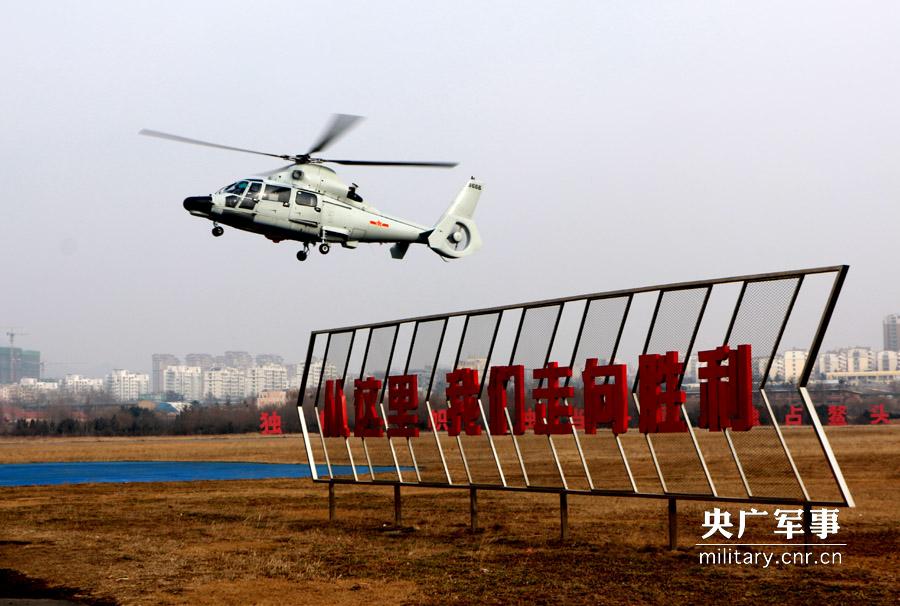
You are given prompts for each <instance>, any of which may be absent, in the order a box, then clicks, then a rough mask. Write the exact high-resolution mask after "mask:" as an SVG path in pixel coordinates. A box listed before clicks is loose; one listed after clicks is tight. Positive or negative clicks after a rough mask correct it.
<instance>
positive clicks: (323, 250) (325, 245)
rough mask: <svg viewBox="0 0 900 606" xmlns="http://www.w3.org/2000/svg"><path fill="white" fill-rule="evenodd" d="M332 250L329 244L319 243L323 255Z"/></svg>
mask: <svg viewBox="0 0 900 606" xmlns="http://www.w3.org/2000/svg"><path fill="white" fill-rule="evenodd" d="M330 250H331V247H330V246H329V245H328V244H325V243H324V242H322V243H321V244H319V252H320V253H322V254H323V255H327V254H328V251H330Z"/></svg>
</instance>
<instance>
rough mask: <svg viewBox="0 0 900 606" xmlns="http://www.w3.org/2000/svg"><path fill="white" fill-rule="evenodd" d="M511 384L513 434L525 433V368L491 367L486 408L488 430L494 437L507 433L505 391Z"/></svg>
mask: <svg viewBox="0 0 900 606" xmlns="http://www.w3.org/2000/svg"><path fill="white" fill-rule="evenodd" d="M510 381H512V382H513V414H512V419H513V433H514V434H515V435H517V436H520V435H522V434H523V433H525V414H524V413H525V367H524V366H522V365H518V366H492V367H491V375H490V380H489V381H488V406H489V407H490V429H491V433H492V434H494V435H505V434H506V432H507V431H509V427H508V425H507V422H506V410H507V408H506V407H507V403H508V396H507V393H506V392H507V389H508V388H509V382H510Z"/></svg>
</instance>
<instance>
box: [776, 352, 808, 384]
mask: <svg viewBox="0 0 900 606" xmlns="http://www.w3.org/2000/svg"><path fill="white" fill-rule="evenodd" d="M808 357H809V353H808V352H807V351H806V350H805V349H789V350H788V351H786V352H784V355H783V356H782V359H783V360H784V380H785V381H787V382H788V383H796V382H797V381H799V380H800V377H801V376H802V375H803V368H804V367H805V366H806V359H807V358H808Z"/></svg>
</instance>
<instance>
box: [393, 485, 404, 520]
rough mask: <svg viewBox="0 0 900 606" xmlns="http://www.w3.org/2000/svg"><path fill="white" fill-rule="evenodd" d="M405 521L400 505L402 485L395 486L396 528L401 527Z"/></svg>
mask: <svg viewBox="0 0 900 606" xmlns="http://www.w3.org/2000/svg"><path fill="white" fill-rule="evenodd" d="M402 521H403V510H402V509H401V505H400V484H394V526H400V524H401V522H402Z"/></svg>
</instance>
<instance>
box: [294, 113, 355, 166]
mask: <svg viewBox="0 0 900 606" xmlns="http://www.w3.org/2000/svg"><path fill="white" fill-rule="evenodd" d="M360 120H362V116H353V115H350V114H335V115H334V116H332V118H331V122H330V123H329V124H328V127H327V128H326V129H325V132H323V133H322V135H321V136H320V137H319V140H318V141H316V143H315V144H314V145H313V146H312V148H310V150H309V151H308V152H306V155H307V156H311V155H312V154H314V153H316V152H320V151H322V150H323V149H325V148H326V147H328V146H329V145H331V143H332V142H333V141H335V140H336V139H337V138H338V137H341V136H342V135H343V134H344V133H345V132H347V131H348V130H350V129H351V128H353V125H354V124H356V123H357V122H359V121H360Z"/></svg>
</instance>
